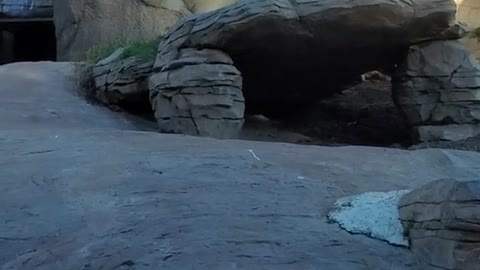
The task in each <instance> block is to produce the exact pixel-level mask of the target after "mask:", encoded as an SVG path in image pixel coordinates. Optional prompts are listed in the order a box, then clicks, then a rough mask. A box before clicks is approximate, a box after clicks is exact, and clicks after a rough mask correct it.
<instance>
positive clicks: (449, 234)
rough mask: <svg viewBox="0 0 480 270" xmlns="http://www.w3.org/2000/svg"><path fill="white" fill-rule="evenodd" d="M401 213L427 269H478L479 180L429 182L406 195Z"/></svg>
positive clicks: (412, 244) (401, 205)
mask: <svg viewBox="0 0 480 270" xmlns="http://www.w3.org/2000/svg"><path fill="white" fill-rule="evenodd" d="M399 212H400V219H401V221H402V224H403V226H404V228H405V233H406V235H407V236H408V237H409V238H410V247H411V249H412V251H413V252H414V253H415V254H416V255H417V256H418V258H420V260H423V261H424V262H425V263H427V264H428V266H429V268H426V269H428V270H430V269H432V270H433V269H448V270H476V269H478V267H479V265H480V180H467V181H459V180H455V179H443V180H438V181H434V182H432V183H428V184H426V185H424V186H422V187H420V188H417V189H415V190H413V191H411V192H410V193H407V194H406V195H405V196H403V197H402V198H401V199H400V203H399Z"/></svg>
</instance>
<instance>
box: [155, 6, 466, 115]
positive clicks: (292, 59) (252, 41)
mask: <svg viewBox="0 0 480 270" xmlns="http://www.w3.org/2000/svg"><path fill="white" fill-rule="evenodd" d="M454 22H455V3H454V2H453V1H449V0H435V1H420V0H419V1H401V0H375V1H347V0H341V1H291V0H262V1H258V0H245V1H239V2H237V3H235V4H233V5H230V6H229V7H227V8H223V9H220V10H217V11H215V12H212V13H207V14H199V15H196V16H190V17H186V18H184V19H182V20H181V21H179V22H178V23H177V24H176V25H175V26H173V27H172V28H171V30H170V31H169V32H168V33H167V35H166V36H165V41H164V42H162V44H161V45H160V48H159V53H158V55H157V60H156V62H157V63H158V65H159V66H161V65H162V63H161V62H162V61H164V60H163V59H165V57H167V56H166V55H170V54H172V53H173V52H174V51H175V50H177V49H178V48H188V47H191V48H214V49H219V50H221V51H224V52H226V53H227V54H229V55H230V56H231V57H232V59H233V61H234V62H235V66H236V67H237V68H238V69H239V70H240V71H241V72H242V76H243V79H244V80H243V81H244V83H243V86H244V87H243V88H244V89H243V92H244V95H245V98H246V100H247V102H248V109H249V111H250V112H251V113H263V114H270V115H272V114H282V113H283V114H285V113H286V112H288V113H289V114H290V113H291V112H292V111H293V110H294V109H299V108H303V107H304V106H305V105H308V104H310V103H311V102H312V101H314V100H316V99H317V98H320V97H325V96H329V95H331V94H332V93H335V92H337V91H340V90H343V89H344V88H345V87H346V86H347V85H349V84H351V83H352V82H355V81H356V80H357V79H358V78H359V76H360V75H361V74H363V73H365V72H368V71H371V70H375V69H377V70H391V69H392V67H393V65H394V64H395V63H397V62H398V61H400V59H401V57H402V55H403V53H406V52H407V49H408V46H409V45H411V44H413V43H417V42H419V41H424V40H431V39H438V38H447V37H449V38H453V37H457V36H458V33H457V31H454V30H452V29H456V28H455V27H454ZM360 51H361V53H359V52H360ZM167 58H168V57H167ZM347 63H348V64H347ZM285 108H288V110H285Z"/></svg>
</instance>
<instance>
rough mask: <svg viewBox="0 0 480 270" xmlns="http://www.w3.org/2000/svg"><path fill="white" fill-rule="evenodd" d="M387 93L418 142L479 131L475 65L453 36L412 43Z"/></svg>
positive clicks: (478, 68)
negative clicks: (389, 92) (390, 89)
mask: <svg viewBox="0 0 480 270" xmlns="http://www.w3.org/2000/svg"><path fill="white" fill-rule="evenodd" d="M393 92H394V99H395V101H396V103H397V105H398V107H399V108H400V109H401V110H402V112H403V113H404V114H405V116H406V118H407V120H408V121H409V122H410V124H411V125H412V126H413V127H414V130H415V132H416V137H417V138H418V139H419V140H420V141H435V140H451V141H458V140H463V139H468V138H471V137H474V136H476V135H478V134H480V64H479V63H478V61H477V60H476V59H475V57H474V56H473V55H471V54H470V53H469V51H468V50H467V49H465V47H464V46H463V45H462V44H461V43H460V42H459V41H435V42H428V43H423V44H419V45H414V46H412V47H411V48H410V52H409V55H408V57H407V58H406V60H405V62H404V63H403V64H402V65H401V66H400V67H399V70H398V73H397V74H396V76H395V77H394V79H393Z"/></svg>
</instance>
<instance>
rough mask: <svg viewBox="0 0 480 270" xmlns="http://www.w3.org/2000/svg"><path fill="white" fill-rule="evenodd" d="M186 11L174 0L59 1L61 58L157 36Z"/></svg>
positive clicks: (56, 15)
mask: <svg viewBox="0 0 480 270" xmlns="http://www.w3.org/2000/svg"><path fill="white" fill-rule="evenodd" d="M177 2H178V3H177ZM180 3H181V5H180ZM185 12H187V11H186V10H185V7H184V5H183V2H182V1H173V0H149V1H145V0H93V1H91V0H61V1H55V3H54V22H55V30H56V36H57V56H58V60H61V61H66V60H67V61H71V60H82V59H84V57H85V53H86V51H87V50H88V49H90V48H92V47H93V46H106V45H108V44H110V43H112V42H118V41H120V42H121V41H144V40H148V39H152V38H156V37H158V36H160V35H162V34H163V33H164V32H165V31H166V29H167V28H168V27H169V26H171V25H172V24H174V23H175V22H177V20H178V19H179V18H180V17H182V16H183V14H185Z"/></svg>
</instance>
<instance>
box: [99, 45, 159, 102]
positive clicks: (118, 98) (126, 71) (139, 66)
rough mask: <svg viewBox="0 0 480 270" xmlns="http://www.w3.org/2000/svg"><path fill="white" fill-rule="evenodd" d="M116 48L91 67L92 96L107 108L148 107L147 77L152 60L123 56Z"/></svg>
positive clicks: (150, 70) (121, 50)
mask: <svg viewBox="0 0 480 270" xmlns="http://www.w3.org/2000/svg"><path fill="white" fill-rule="evenodd" d="M123 52H124V49H122V48H121V49H118V50H117V51H115V52H114V53H113V54H112V55H110V56H109V57H107V58H106V59H104V60H102V61H100V62H98V63H97V64H96V65H95V67H94V68H93V80H94V89H93V93H92V94H93V96H94V97H95V98H96V99H97V100H98V101H100V102H102V103H104V104H106V105H123V106H125V105H132V106H149V104H148V95H149V90H148V81H147V79H148V77H149V76H150V73H151V72H152V67H153V60H152V59H148V58H147V59H145V58H139V57H135V56H133V57H128V58H124V57H123Z"/></svg>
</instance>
